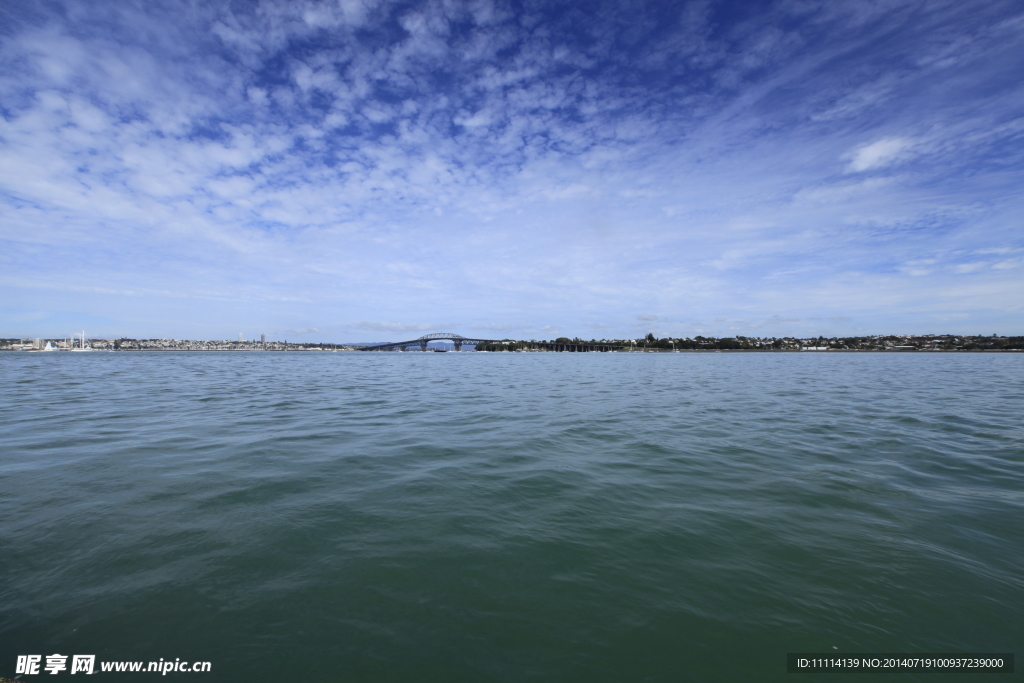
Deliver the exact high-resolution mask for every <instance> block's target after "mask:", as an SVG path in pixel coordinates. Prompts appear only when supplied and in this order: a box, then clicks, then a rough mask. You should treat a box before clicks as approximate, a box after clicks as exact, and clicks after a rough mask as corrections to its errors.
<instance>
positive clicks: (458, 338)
mask: <svg viewBox="0 0 1024 683" xmlns="http://www.w3.org/2000/svg"><path fill="white" fill-rule="evenodd" d="M441 339H443V340H445V341H450V342H452V343H453V344H455V350H456V351H461V350H462V345H463V344H500V343H501V341H500V340H498V339H471V338H469V337H463V336H462V335H461V334H455V333H453V332H434V333H432V334H425V335H423V336H422V337H420V338H419V339H411V340H409V341H402V342H390V343H388V344H374V345H372V346H363V347H361V348H360V349H359V350H360V351H405V350H406V349H407V348H408V347H410V346H419V347H420V351H426V350H427V344H429V343H430V342H432V341H437V340H441Z"/></svg>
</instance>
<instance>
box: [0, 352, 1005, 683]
mask: <svg viewBox="0 0 1024 683" xmlns="http://www.w3.org/2000/svg"><path fill="white" fill-rule="evenodd" d="M0 386H2V387H3V395H4V396H5V397H6V398H4V399H3V401H2V402H0V677H6V678H12V679H13V678H14V677H15V676H19V681H30V680H55V681H56V680H66V679H68V678H70V679H71V680H76V678H75V677H76V676H79V675H80V674H85V670H82V671H78V672H76V673H74V674H72V673H71V664H72V661H73V659H72V658H73V657H74V656H77V655H85V656H90V655H91V656H93V658H94V659H93V665H94V666H95V673H94V676H96V678H95V679H86V680H111V681H135V680H139V681H155V680H158V679H161V680H162V679H164V678H165V677H169V678H172V679H178V680H191V681H196V682H197V683H201V682H203V681H209V682H213V681H232V682H234V681H239V682H241V681H245V682H252V681H273V682H277V681H301V682H306V681H341V682H344V681H369V682H375V681H396V682H397V681H401V682H405V681H410V682H412V681H417V682H420V681H510V682H513V681H515V682H518V681H580V682H591V681H595V682H602V681H624V682H632V681H848V680H852V679H856V680H872V681H889V680H892V681H960V682H963V681H970V680H985V681H997V680H1011V679H1013V680H1016V678H1014V677H1015V676H1016V677H1019V676H1020V673H1019V669H1018V673H1017V674H1008V673H989V672H974V673H972V672H953V671H941V670H940V671H935V670H930V671H884V670H878V671H874V672H872V673H870V674H866V675H861V674H860V673H849V672H847V671H836V672H829V673H787V661H788V660H787V654H788V653H823V654H830V655H844V654H847V653H909V654H914V653H918V654H921V653H961V654H971V653H1014V652H1015V653H1016V654H1017V655H1018V656H1019V655H1020V653H1021V652H1024V647H1022V646H1024V354H1011V353H1003V354H998V353H988V354H985V353H902V354H900V353H842V352H836V353H816V354H810V353H804V354H801V353H661V354H653V353H652V354H645V353H587V354H580V353H577V354H573V353H360V352H336V353H331V352H316V353H314V352H304V353H300V352H287V353H280V352H279V353H274V352H155V351H154V352H116V353H103V352H98V353H91V354H90V353H81V354H72V353H34V354H32V353H15V352H11V353H3V354H0ZM53 655H58V656H63V657H66V658H67V660H66V669H57V670H56V671H55V672H54V673H52V674H51V673H49V672H48V671H47V670H45V669H43V668H42V667H45V666H46V665H47V663H48V662H50V660H49V659H48V658H49V657H50V656H53ZM31 656H38V657H40V658H41V659H39V660H35V661H37V662H38V666H39V667H40V668H39V673H38V674H31V673H29V674H24V673H18V672H17V669H18V668H19V661H20V663H21V665H22V667H21V668H24V667H25V666H28V664H27V663H28V662H30V661H31V660H30V659H25V657H31ZM19 658H21V659H20V660H19ZM135 661H138V662H143V663H146V664H148V662H157V663H158V664H159V667H160V668H161V669H162V671H166V668H167V667H166V666H165V664H167V663H173V664H172V667H179V668H180V665H181V664H182V663H185V664H186V665H187V666H189V667H191V666H192V664H193V663H195V662H200V663H203V662H206V663H208V665H207V666H208V668H209V671H191V670H190V671H187V672H184V671H177V670H174V669H173V668H172V670H171V671H170V672H167V673H163V672H151V671H146V670H143V671H142V672H140V673H131V672H130V671H120V672H118V671H102V670H101V666H102V665H104V663H106V664H107V665H109V666H113V665H112V664H110V663H111V662H113V663H117V662H121V663H122V665H124V664H123V663H125V662H128V663H131V662H135ZM53 663H54V664H55V666H59V665H60V659H59V658H58V659H56V660H54V661H53ZM82 666H85V664H84V663H83V664H82ZM125 666H127V665H125ZM1017 666H1018V667H1020V666H1021V664H1020V663H1019V662H1018V663H1017ZM86 675H87V674H86ZM58 677H59V678H58Z"/></svg>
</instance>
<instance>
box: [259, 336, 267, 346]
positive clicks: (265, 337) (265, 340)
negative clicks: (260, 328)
mask: <svg viewBox="0 0 1024 683" xmlns="http://www.w3.org/2000/svg"><path fill="white" fill-rule="evenodd" d="M266 343H267V335H265V334H261V335H260V344H266Z"/></svg>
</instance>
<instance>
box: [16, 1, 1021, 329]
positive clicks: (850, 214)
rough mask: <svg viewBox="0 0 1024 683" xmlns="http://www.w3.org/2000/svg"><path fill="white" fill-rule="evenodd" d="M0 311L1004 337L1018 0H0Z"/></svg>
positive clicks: (48, 321)
mask: <svg viewBox="0 0 1024 683" xmlns="http://www.w3.org/2000/svg"><path fill="white" fill-rule="evenodd" d="M0 292H2V296H0V336H3V337H20V336H25V337H40V336H42V337H64V336H67V335H69V334H71V333H73V332H79V331H81V330H83V329H85V330H86V332H87V334H88V335H89V336H91V337H103V338H109V337H121V336H125V337H134V338H151V337H174V338H194V339H227V338H231V339H234V338H236V337H237V335H238V334H239V333H242V334H243V335H244V336H245V338H247V339H251V338H255V337H258V336H259V335H260V334H261V333H262V334H266V335H267V338H268V339H288V340H290V341H322V342H328V341H335V342H345V341H382V340H396V341H397V340H404V339H413V338H415V337H418V336H420V335H421V334H424V333H428V332H439V331H445V332H455V333H459V334H462V335H464V336H468V337H483V338H520V339H531V338H534V339H550V338H554V337H557V336H569V337H575V336H578V337H582V338H585V339H602V338H636V337H639V336H642V335H645V334H647V333H648V332H653V333H654V334H655V335H657V336H659V337H664V336H670V335H671V336H680V337H688V336H689V337H692V336H696V335H705V336H734V335H744V336H754V337H766V336H789V335H793V336H811V335H813V336H817V335H825V336H843V335H857V334H883V333H884V334H929V333H934V334H939V333H947V332H948V333H960V334H986V335H988V334H994V333H995V334H1024V5H1022V4H1021V3H1020V2H1019V0H982V1H974V0H950V1H946V0H927V1H923V2H922V1H916V2H915V1H902V0H855V1H847V0H823V1H816V0H783V1H781V2H762V1H758V2H738V1H729V2H670V1H660V2H653V1H652V2H632V1H629V0H616V1H614V2H606V1H604V0H586V1H580V2H566V1H562V0H536V1H534V0H526V1H521V2H497V1H495V2H492V1H490V0H479V1H473V2H447V1H441V2H423V3H410V2H387V1H378V0H336V1H332V2H311V1H304V0H289V1H272V0H267V1H254V2H245V1H232V2H217V1H207V2H191V3H190V2H187V1H185V0H182V1H179V2H161V1H159V0H146V1H144V2H143V1H140V2H129V1H127V0H116V1H104V0H89V1H87V2H80V1H75V0H67V1H62V2H52V1H46V0H31V1H26V0H6V1H5V2H4V3H2V4H0Z"/></svg>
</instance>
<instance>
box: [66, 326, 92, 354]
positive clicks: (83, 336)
mask: <svg viewBox="0 0 1024 683" xmlns="http://www.w3.org/2000/svg"><path fill="white" fill-rule="evenodd" d="M71 350H72V351H79V352H81V351H95V350H96V349H94V348H92V347H91V346H86V345H85V330H82V345H81V346H79V347H74V346H73V347H71Z"/></svg>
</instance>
